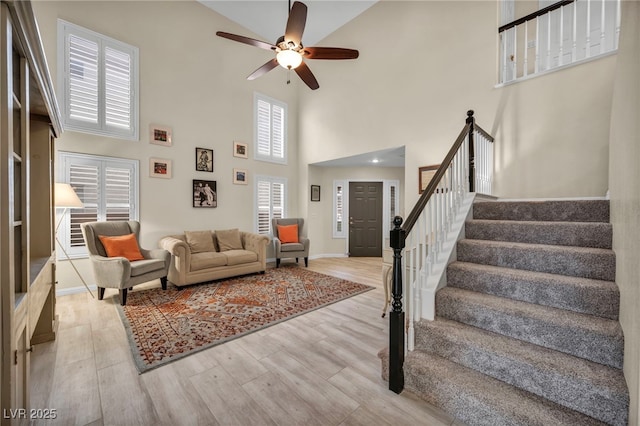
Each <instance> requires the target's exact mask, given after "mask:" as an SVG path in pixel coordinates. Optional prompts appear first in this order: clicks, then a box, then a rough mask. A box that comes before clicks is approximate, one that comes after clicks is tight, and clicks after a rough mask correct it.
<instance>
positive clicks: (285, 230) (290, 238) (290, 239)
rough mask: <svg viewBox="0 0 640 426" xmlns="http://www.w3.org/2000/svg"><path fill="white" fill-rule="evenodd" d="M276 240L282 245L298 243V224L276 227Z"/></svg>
mask: <svg viewBox="0 0 640 426" xmlns="http://www.w3.org/2000/svg"><path fill="white" fill-rule="evenodd" d="M278 239H279V240H280V242H281V243H282V244H288V243H299V242H300V241H298V224H295V225H278Z"/></svg>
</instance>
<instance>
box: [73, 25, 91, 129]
mask: <svg viewBox="0 0 640 426" xmlns="http://www.w3.org/2000/svg"><path fill="white" fill-rule="evenodd" d="M68 46H69V47H68V48H69V50H68V64H69V69H68V76H69V77H68V78H69V96H68V99H67V108H68V111H69V116H70V118H71V119H73V120H80V121H86V122H88V123H93V124H98V43H96V42H95V41H91V40H87V39H84V38H81V37H78V36H77V35H74V34H71V35H69V43H68Z"/></svg>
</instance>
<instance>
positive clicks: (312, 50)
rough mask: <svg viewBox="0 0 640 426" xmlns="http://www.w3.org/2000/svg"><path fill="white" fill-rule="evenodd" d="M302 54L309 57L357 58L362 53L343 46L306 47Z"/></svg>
mask: <svg viewBox="0 0 640 426" xmlns="http://www.w3.org/2000/svg"><path fill="white" fill-rule="evenodd" d="M302 55H303V56H304V57H305V58H307V59H356V58H357V57H358V56H359V55H360V53H359V52H358V51H357V50H354V49H343V48H341V47H305V48H304V49H303V53H302Z"/></svg>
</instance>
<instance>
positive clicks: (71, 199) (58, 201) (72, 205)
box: [54, 183, 95, 299]
mask: <svg viewBox="0 0 640 426" xmlns="http://www.w3.org/2000/svg"><path fill="white" fill-rule="evenodd" d="M54 204H55V206H56V208H57V209H64V210H63V212H62V215H61V217H60V221H59V222H58V224H57V225H56V242H57V243H58V245H59V246H60V248H61V249H62V252H63V253H64V255H65V257H66V258H67V260H68V261H69V263H70V264H71V266H72V267H73V270H74V271H76V274H78V276H79V277H80V280H82V284H84V286H85V287H86V288H87V291H88V292H89V294H90V295H91V297H93V298H94V299H95V296H94V295H93V293H92V292H91V290H90V289H89V286H88V285H87V283H86V281H85V280H84V278H82V275H81V274H80V271H78V268H76V265H74V264H73V260H71V258H70V257H69V254H68V253H67V251H66V250H65V248H64V246H63V245H62V243H61V242H60V240H59V239H58V228H60V225H61V224H62V221H63V220H64V217H65V215H66V214H67V210H68V209H78V208H82V207H84V204H83V203H82V201H81V200H80V198H78V194H76V191H74V190H73V188H72V187H71V185H69V184H68V183H56V188H55V201H54Z"/></svg>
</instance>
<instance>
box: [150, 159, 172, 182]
mask: <svg viewBox="0 0 640 426" xmlns="http://www.w3.org/2000/svg"><path fill="white" fill-rule="evenodd" d="M149 176H151V177H154V178H163V179H171V160H165V159H164V158H149Z"/></svg>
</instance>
